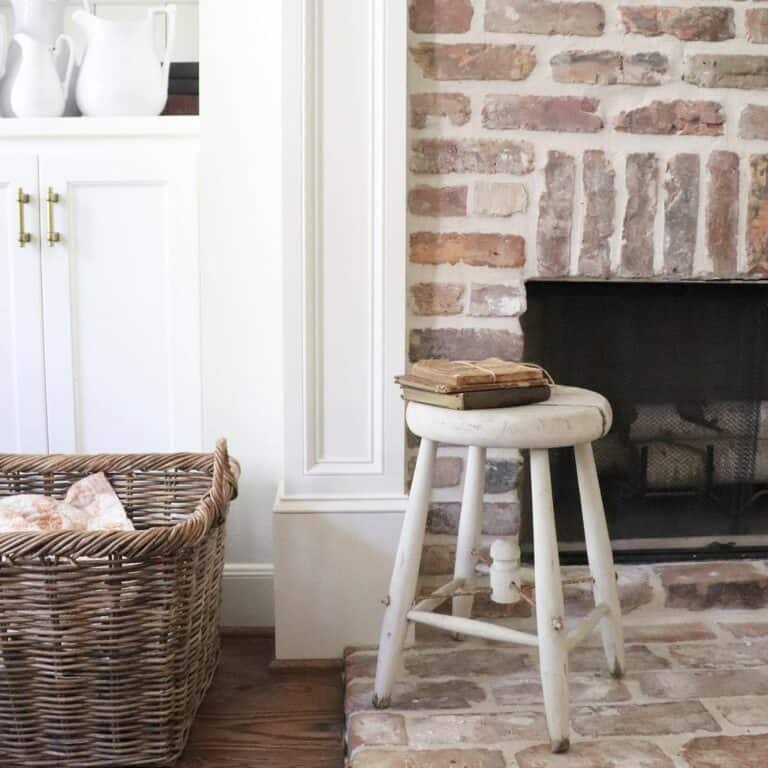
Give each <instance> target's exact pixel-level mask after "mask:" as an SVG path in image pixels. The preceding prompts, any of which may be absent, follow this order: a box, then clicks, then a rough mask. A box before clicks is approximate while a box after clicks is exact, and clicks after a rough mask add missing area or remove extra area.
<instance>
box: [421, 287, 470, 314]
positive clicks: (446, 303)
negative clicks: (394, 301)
mask: <svg viewBox="0 0 768 768" xmlns="http://www.w3.org/2000/svg"><path fill="white" fill-rule="evenodd" d="M410 294H411V311H412V312H413V314H414V315H460V314H461V313H462V312H463V311H464V284H463V283H416V284H415V285H412V286H411V290H410Z"/></svg>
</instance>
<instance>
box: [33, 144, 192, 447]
mask: <svg viewBox="0 0 768 768" xmlns="http://www.w3.org/2000/svg"><path fill="white" fill-rule="evenodd" d="M197 165H198V158H197V152H196V151H195V150H194V149H179V148H168V149H167V150H166V149H163V150H162V151H160V150H147V149H146V148H143V147H140V146H139V147H136V148H120V149H114V148H113V149H110V150H109V151H108V152H106V151H88V150H80V151H76V152H70V153H69V154H67V155H54V154H51V155H44V156H41V158H40V189H41V201H42V202H41V216H42V221H43V230H44V231H43V233H42V237H43V241H44V242H43V244H42V246H41V249H42V272H43V313H44V318H45V367H46V392H47V404H48V437H49V442H50V447H51V450H52V451H65V452H70V451H71V452H77V453H92V452H101V451H105V452H121V453H122V452H133V451H137V452H152V451H172V450H193V451H194V450H199V449H200V442H201V392H200V342H199V299H198V233H197V220H198V216H197ZM49 189H50V190H51V191H52V192H54V193H55V194H58V195H59V199H58V201H57V202H55V203H50V204H49V203H48V202H47V201H46V197H47V195H48V191H49ZM49 207H50V210H49ZM50 212H52V216H53V231H54V232H56V233H58V235H59V236H60V239H59V241H58V242H55V243H54V244H53V245H49V243H48V242H47V240H48V234H49V233H48V227H47V221H48V216H49V214H50Z"/></svg>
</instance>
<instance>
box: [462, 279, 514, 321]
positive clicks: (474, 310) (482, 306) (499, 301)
mask: <svg viewBox="0 0 768 768" xmlns="http://www.w3.org/2000/svg"><path fill="white" fill-rule="evenodd" d="M522 310H523V301H522V298H521V296H520V288H519V287H518V286H517V285H477V284H473V285H472V290H471V293H470V298H469V314H470V315H472V317H517V316H518V315H519V314H521V312H522Z"/></svg>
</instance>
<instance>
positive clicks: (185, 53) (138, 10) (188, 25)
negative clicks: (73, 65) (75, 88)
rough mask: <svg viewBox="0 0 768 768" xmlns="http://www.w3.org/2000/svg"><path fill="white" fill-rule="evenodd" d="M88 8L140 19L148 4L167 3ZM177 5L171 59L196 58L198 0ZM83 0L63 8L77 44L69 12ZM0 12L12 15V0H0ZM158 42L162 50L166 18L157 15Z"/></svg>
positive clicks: (102, 2) (119, 2) (94, 2)
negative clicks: (174, 40)
mask: <svg viewBox="0 0 768 768" xmlns="http://www.w3.org/2000/svg"><path fill="white" fill-rule="evenodd" d="M89 3H90V8H91V9H92V10H93V12H94V13H96V15H97V16H104V17H105V18H110V19H140V18H141V17H142V15H143V14H145V13H146V11H147V9H148V8H152V7H155V6H158V5H163V4H167V3H164V2H162V0H156V1H155V2H153V0H89ZM173 4H174V5H176V42H175V44H174V48H173V60H174V61H197V60H198V56H199V47H198V26H199V20H198V5H199V3H198V0H173ZM82 7H83V3H82V0H69V2H68V3H67V8H66V10H65V24H64V31H65V32H66V33H67V34H69V35H72V37H73V39H74V40H75V43H76V44H77V45H78V47H81V46H82V45H83V42H84V39H83V36H82V33H81V31H80V28H79V27H78V26H77V25H76V24H75V23H74V22H73V21H72V13H73V12H74V11H75V10H76V9H78V8H82ZM0 16H5V18H6V19H9V20H10V19H11V17H12V11H11V0H0ZM156 24H157V45H158V49H159V50H162V49H164V47H165V18H164V17H158V18H157V20H156Z"/></svg>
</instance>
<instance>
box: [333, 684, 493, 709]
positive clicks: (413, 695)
mask: <svg viewBox="0 0 768 768" xmlns="http://www.w3.org/2000/svg"><path fill="white" fill-rule="evenodd" d="M372 696H373V681H372V680H353V681H352V682H350V683H348V684H347V688H346V695H345V696H344V707H345V709H346V711H347V714H351V713H352V712H360V711H363V710H370V709H371V708H372V706H371V698H372ZM485 698H486V695H485V691H484V690H483V689H482V688H481V687H480V686H479V685H478V684H477V683H475V682H473V681H471V680H461V679H459V678H452V679H449V680H440V681H436V680H413V679H410V680H402V681H400V682H398V683H396V684H395V690H394V692H393V694H392V700H391V705H392V709H403V710H423V709H467V708H469V707H470V706H471V705H472V704H477V703H479V702H482V701H485Z"/></svg>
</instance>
